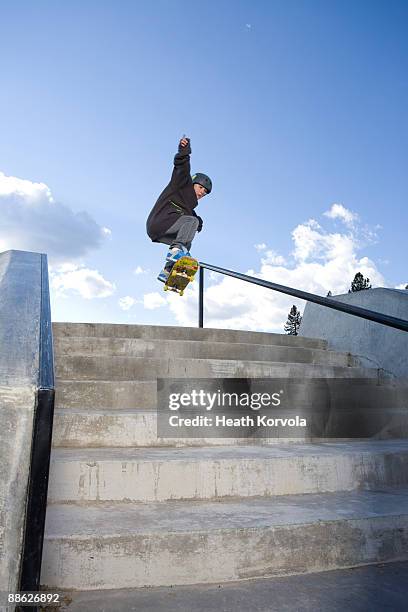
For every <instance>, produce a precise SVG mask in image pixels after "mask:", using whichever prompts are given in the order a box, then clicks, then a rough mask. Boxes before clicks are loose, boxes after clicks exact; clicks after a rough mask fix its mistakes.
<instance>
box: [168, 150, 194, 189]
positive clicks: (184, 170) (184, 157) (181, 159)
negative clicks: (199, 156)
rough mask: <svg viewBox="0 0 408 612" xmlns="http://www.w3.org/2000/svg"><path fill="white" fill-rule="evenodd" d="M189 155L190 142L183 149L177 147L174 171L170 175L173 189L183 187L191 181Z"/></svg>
mask: <svg viewBox="0 0 408 612" xmlns="http://www.w3.org/2000/svg"><path fill="white" fill-rule="evenodd" d="M190 155H191V147H190V141H188V145H187V146H185V147H182V146H181V145H179V149H178V153H176V155H175V156H174V170H173V174H172V175H171V183H172V185H173V186H174V187H175V188H180V187H185V186H186V185H188V184H189V182H190V181H191V176H190V175H191V170H190Z"/></svg>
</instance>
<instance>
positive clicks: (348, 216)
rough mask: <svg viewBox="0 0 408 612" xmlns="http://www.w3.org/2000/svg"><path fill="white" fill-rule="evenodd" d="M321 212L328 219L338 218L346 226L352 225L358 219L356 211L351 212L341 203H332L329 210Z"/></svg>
mask: <svg viewBox="0 0 408 612" xmlns="http://www.w3.org/2000/svg"><path fill="white" fill-rule="evenodd" d="M323 214H324V215H325V216H326V217H329V218H330V219H340V220H341V221H343V222H344V223H345V224H346V225H348V226H352V225H353V223H354V222H355V221H357V220H358V215H357V213H353V212H352V211H351V210H349V209H348V208H345V207H344V206H343V204H333V205H332V207H331V208H330V210H327V211H326V212H324V213H323Z"/></svg>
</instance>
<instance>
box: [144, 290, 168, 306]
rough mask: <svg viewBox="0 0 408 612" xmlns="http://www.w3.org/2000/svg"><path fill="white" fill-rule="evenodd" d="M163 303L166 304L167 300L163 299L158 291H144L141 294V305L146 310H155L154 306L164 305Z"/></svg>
mask: <svg viewBox="0 0 408 612" xmlns="http://www.w3.org/2000/svg"><path fill="white" fill-rule="evenodd" d="M165 304H167V300H165V298H164V297H163V296H162V295H160V293H157V291H156V292H153V293H145V295H144V296H143V306H144V307H145V308H146V309H147V310H155V309H156V308H160V306H164V305H165Z"/></svg>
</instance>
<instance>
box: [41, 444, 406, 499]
mask: <svg viewBox="0 0 408 612" xmlns="http://www.w3.org/2000/svg"><path fill="white" fill-rule="evenodd" d="M248 474H251V477H250V478H248ZM404 485H405V486H407V487H408V440H401V441H368V442H348V443H337V444H313V445H311V444H306V445H305V444H296V445H295V444H293V445H289V444H282V443H280V444H276V445H273V446H262V447H258V446H254V445H253V446H240V447H232V448H228V447H220V448H184V449H178V450H175V449H157V448H156V449H138V448H129V449H124V448H111V449H107V448H103V449H90V448H88V449H83V450H79V449H58V450H55V451H54V453H53V462H52V466H51V473H50V485H49V491H48V501H49V503H61V502H89V501H139V502H151V501H153V502H154V501H170V500H176V499H178V500H183V499H184V500H189V499H191V500H199V499H225V498H234V497H240V498H247V497H254V496H265V497H271V496H274V495H290V494H305V493H325V492H335V491H351V490H354V489H358V488H366V489H369V488H371V489H375V488H378V487H384V486H404Z"/></svg>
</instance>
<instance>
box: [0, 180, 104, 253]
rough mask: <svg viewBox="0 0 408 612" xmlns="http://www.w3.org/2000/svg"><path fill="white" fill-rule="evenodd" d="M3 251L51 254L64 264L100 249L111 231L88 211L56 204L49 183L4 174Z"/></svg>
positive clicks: (0, 193) (0, 197)
mask: <svg viewBox="0 0 408 612" xmlns="http://www.w3.org/2000/svg"><path fill="white" fill-rule="evenodd" d="M0 218H1V223H0V248H1V250H2V251H3V250H8V249H20V250H26V251H37V252H43V253H47V254H48V255H49V256H50V259H52V260H57V261H63V260H67V259H72V258H77V257H81V256H83V255H85V254H86V253H88V251H90V250H91V249H95V248H98V247H99V246H101V245H102V244H103V241H104V240H105V239H106V238H107V237H109V236H110V234H111V232H110V230H109V229H108V228H106V227H101V226H100V225H98V223H97V222H96V221H95V220H94V219H93V218H92V217H91V216H90V215H89V214H88V213H87V212H74V211H73V210H71V209H70V208H69V207H68V206H65V205H64V204H60V203H58V202H56V200H55V199H54V197H53V195H52V193H51V190H50V188H49V187H48V186H47V185H46V184H45V183H36V182H33V181H30V180H26V179H21V178H17V177H15V176H6V175H5V174H4V173H3V172H0Z"/></svg>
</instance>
